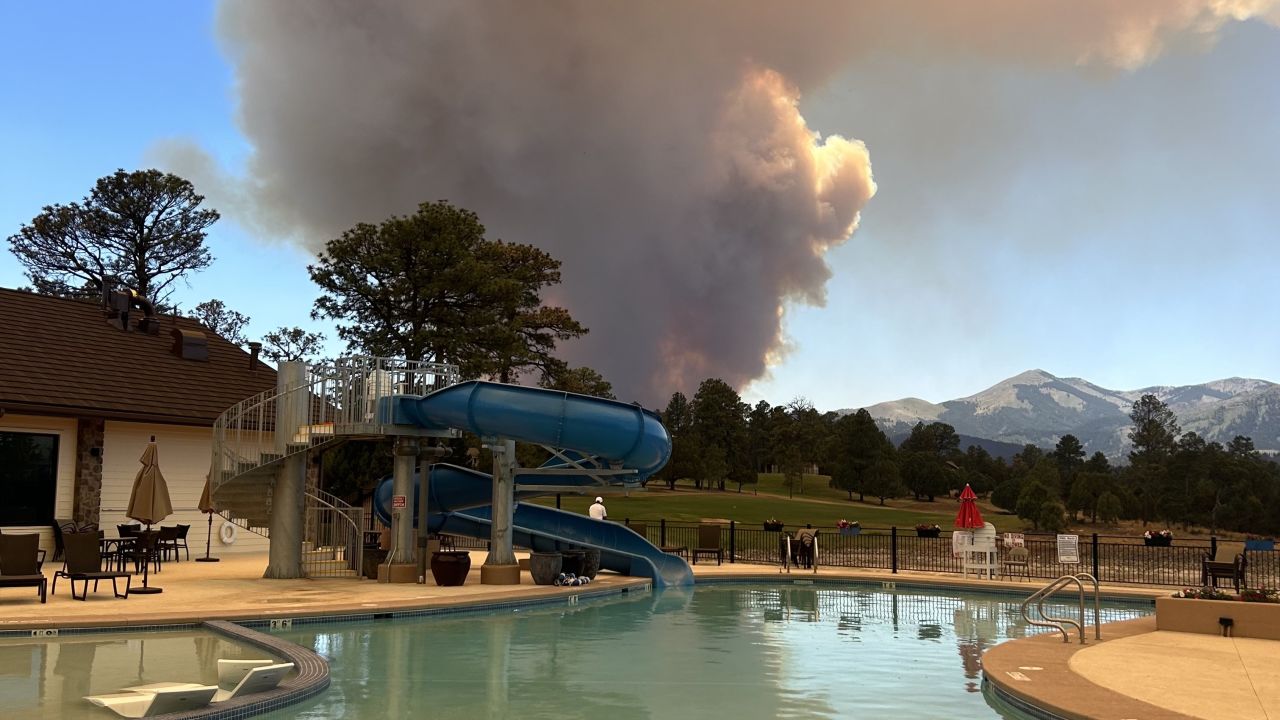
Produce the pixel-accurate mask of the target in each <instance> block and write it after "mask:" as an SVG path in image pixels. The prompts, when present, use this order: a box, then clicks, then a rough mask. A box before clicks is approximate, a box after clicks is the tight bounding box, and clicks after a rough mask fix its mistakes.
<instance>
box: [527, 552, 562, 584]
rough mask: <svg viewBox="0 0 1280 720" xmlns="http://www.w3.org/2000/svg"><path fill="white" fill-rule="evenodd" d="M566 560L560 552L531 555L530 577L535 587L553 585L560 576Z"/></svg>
mask: <svg viewBox="0 0 1280 720" xmlns="http://www.w3.org/2000/svg"><path fill="white" fill-rule="evenodd" d="M563 561H564V558H563V557H562V556H561V555H560V553H558V552H536V553H531V554H530V555H529V575H531V576H532V577H533V584H534V585H551V584H552V583H553V582H554V581H555V579H556V577H557V576H559V575H560V568H561V566H562V563H563Z"/></svg>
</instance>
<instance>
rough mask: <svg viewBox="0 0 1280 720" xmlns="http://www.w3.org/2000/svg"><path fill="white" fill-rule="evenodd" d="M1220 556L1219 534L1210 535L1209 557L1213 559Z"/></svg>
mask: <svg viewBox="0 0 1280 720" xmlns="http://www.w3.org/2000/svg"><path fill="white" fill-rule="evenodd" d="M1217 557H1218V536H1217V535H1210V536H1209V559H1210V560H1213V559H1215V558H1217Z"/></svg>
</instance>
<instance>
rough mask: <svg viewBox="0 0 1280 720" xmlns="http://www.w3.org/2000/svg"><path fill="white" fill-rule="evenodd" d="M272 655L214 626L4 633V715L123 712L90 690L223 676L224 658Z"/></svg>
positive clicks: (67, 719) (0, 674) (0, 685)
mask: <svg viewBox="0 0 1280 720" xmlns="http://www.w3.org/2000/svg"><path fill="white" fill-rule="evenodd" d="M262 657H269V655H265V654H264V653H263V652H262V651H261V650H257V649H255V648H252V647H248V646H245V645H241V644H239V643H237V642H235V641H233V640H230V639H228V638H225V637H223V636H221V635H217V634H215V633H212V632H209V631H206V630H199V629H191V630H178V631H164V632H111V633H89V634H68V635H65V636H62V637H56V638H2V639H0V718H4V720H35V719H37V718H58V720H80V719H81V718H84V719H86V720H108V719H109V718H115V717H117V716H116V715H115V713H113V712H111V711H110V710H105V709H103V708H100V707H97V706H95V705H93V704H91V703H89V702H88V701H87V700H85V699H84V696H85V695H104V694H107V693H115V692H119V691H120V689H121V688H125V687H129V686H132V685H145V684H148V683H155V682H199V683H203V684H206V685H216V684H217V683H218V665H217V663H218V658H241V659H247V658H262Z"/></svg>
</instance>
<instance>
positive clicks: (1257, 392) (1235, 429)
mask: <svg viewBox="0 0 1280 720" xmlns="http://www.w3.org/2000/svg"><path fill="white" fill-rule="evenodd" d="M1148 394H1150V395H1155V396H1156V397H1158V398H1160V400H1162V401H1163V402H1164V403H1165V404H1166V405H1168V406H1169V409H1171V410H1173V412H1174V414H1176V415H1177V416H1178V424H1179V425H1180V426H1181V427H1182V430H1183V431H1184V432H1187V431H1194V432H1195V433H1197V434H1199V435H1200V436H1201V437H1203V438H1205V439H1206V440H1210V441H1215V440H1216V441H1218V442H1221V443H1224V444H1225V443H1226V442H1227V441H1229V440H1231V439H1232V438H1233V437H1235V436H1237V435H1247V436H1249V437H1251V438H1253V441H1254V445H1255V446H1256V447H1257V448H1258V449H1259V450H1262V451H1263V452H1269V453H1276V452H1280V385H1277V384H1275V383H1272V382H1268V381H1266V380H1254V379H1250V378H1227V379H1225V380H1215V381H1213V382H1207V383H1202V384H1199V385H1178V386H1164V385H1160V386H1153V387H1146V388H1141V389H1138V390H1108V389H1107V388H1104V387H1100V386H1098V385H1094V384H1093V383H1091V382H1089V381H1087V380H1083V379H1081V378H1060V377H1057V376H1054V375H1051V374H1049V373H1047V372H1045V371H1044V370H1028V371H1027V372H1024V373H1021V374H1019V375H1015V376H1014V377H1011V378H1009V379H1007V380H1004V381H1002V382H999V383H996V384H995V385H993V386H991V387H989V388H987V389H986V390H983V391H982V392H980V393H978V394H976V395H970V396H969V397H964V398H959V399H956V400H947V401H946V402H942V403H937V404H935V403H931V402H928V401H927V400H921V399H919V398H903V399H902V400H894V401H892V402H883V403H879V404H876V405H872V406H870V407H868V408H867V411H868V412H870V413H871V416H872V417H874V418H875V419H876V421H877V422H878V423H879V424H880V426H881V428H883V429H884V430H885V432H886V433H887V434H889V435H890V437H899V436H903V435H904V433H907V432H910V430H911V427H912V426H913V425H915V424H916V423H917V422H922V421H923V422H925V423H929V422H933V421H935V420H936V421H941V422H945V423H947V424H949V425H951V426H952V427H954V428H955V429H956V432H957V433H959V434H960V435H965V436H972V437H973V438H984V439H988V440H993V441H997V442H1001V443H1012V444H1014V445H1025V444H1028V443H1032V444H1035V445H1039V446H1040V447H1043V448H1052V447H1053V446H1054V445H1056V444H1057V442H1058V439H1059V438H1061V437H1062V436H1063V435H1066V434H1071V435H1075V436H1076V437H1077V438H1079V439H1080V442H1081V443H1083V444H1084V447H1085V450H1086V451H1087V452H1088V453H1089V454H1093V453H1094V452H1097V451H1101V452H1102V453H1103V454H1104V455H1107V456H1108V457H1110V458H1113V459H1119V458H1123V457H1124V455H1125V454H1126V453H1127V452H1128V450H1129V440H1128V437H1127V436H1128V433H1129V430H1130V426H1131V424H1132V423H1131V422H1130V420H1129V411H1130V409H1131V408H1132V407H1133V403H1134V401H1135V400H1137V399H1138V398H1140V397H1142V396H1143V395H1148ZM839 412H840V413H842V414H843V413H848V412H853V411H852V410H841V411H839ZM962 447H963V446H962Z"/></svg>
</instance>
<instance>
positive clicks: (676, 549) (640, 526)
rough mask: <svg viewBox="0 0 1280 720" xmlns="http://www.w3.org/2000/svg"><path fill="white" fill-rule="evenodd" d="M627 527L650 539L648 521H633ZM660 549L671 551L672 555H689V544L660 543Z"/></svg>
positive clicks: (665, 551)
mask: <svg viewBox="0 0 1280 720" xmlns="http://www.w3.org/2000/svg"><path fill="white" fill-rule="evenodd" d="M627 527H629V528H631V531H632V532H634V533H636V534H637V535H639V536H640V537H642V538H644V539H645V540H648V539H649V535H648V533H649V524H648V523H631V524H630V525H628V526H627ZM653 544H654V545H658V543H653ZM658 549H659V550H661V551H662V552H664V553H669V554H671V555H679V556H681V557H688V555H689V546H688V545H658Z"/></svg>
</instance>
